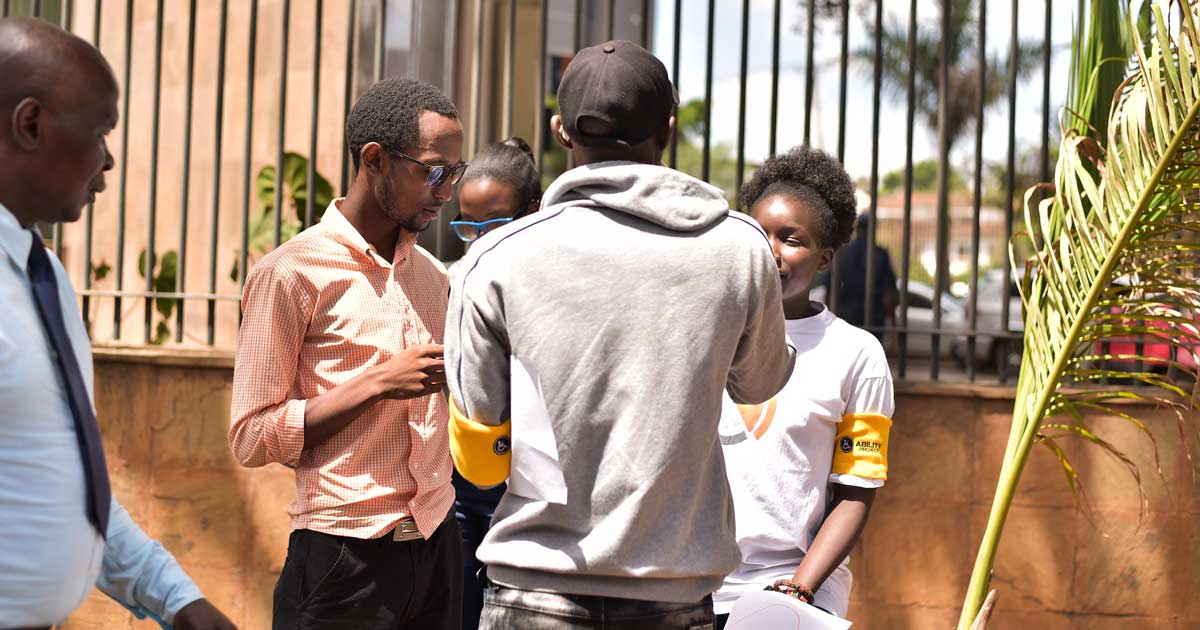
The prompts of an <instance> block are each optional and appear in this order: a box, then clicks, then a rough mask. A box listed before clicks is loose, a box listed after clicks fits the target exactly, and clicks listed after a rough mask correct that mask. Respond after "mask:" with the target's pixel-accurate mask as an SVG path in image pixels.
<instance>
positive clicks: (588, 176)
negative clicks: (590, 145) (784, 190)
mask: <svg viewBox="0 0 1200 630" xmlns="http://www.w3.org/2000/svg"><path fill="white" fill-rule="evenodd" d="M559 204H570V205H591V206H600V207H603V208H608V209H610V210H616V211H618V212H624V213H625V214H630V215H633V216H635V217H638V218H640V219H644V220H646V221H649V222H651V223H654V224H656V225H660V226H662V227H665V228H667V229H669V230H674V231H677V232H695V231H698V230H702V229H705V228H707V227H708V226H710V225H712V224H714V223H716V222H717V221H720V220H722V219H724V218H725V217H726V216H728V215H729V204H728V202H726V201H725V193H724V192H722V191H721V189H720V188H717V187H716V186H713V185H712V184H707V183H705V182H703V181H700V180H699V179H696V178H695V177H692V176H691V175H687V174H685V173H681V172H679V171H677V170H674V169H670V168H667V167H665V166H655V165H653V164H640V163H637V162H598V163H596V164H587V165H584V166H580V167H578V168H574V169H571V170H569V171H567V172H566V173H563V174H562V175H561V176H559V178H558V179H556V180H554V183H553V184H551V185H550V188H549V189H548V190H546V193H545V194H544V195H542V206H543V207H545V208H550V207H552V206H555V205H559Z"/></svg>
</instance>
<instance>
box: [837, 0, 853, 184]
mask: <svg viewBox="0 0 1200 630" xmlns="http://www.w3.org/2000/svg"><path fill="white" fill-rule="evenodd" d="M841 18H842V41H841V44H842V49H841V51H840V57H839V61H838V146H837V156H838V160H839V161H841V162H842V163H845V161H846V103H847V102H848V100H849V99H848V95H849V85H850V83H849V81H850V0H846V1H845V2H842V15H841Z"/></svg>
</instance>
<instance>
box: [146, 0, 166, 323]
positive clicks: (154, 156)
mask: <svg viewBox="0 0 1200 630" xmlns="http://www.w3.org/2000/svg"><path fill="white" fill-rule="evenodd" d="M163 9H164V6H163V0H158V9H157V11H156V12H155V14H154V109H153V114H152V115H151V123H150V130H151V136H150V137H151V140H150V205H149V219H148V220H147V222H146V224H147V225H146V256H145V258H144V260H145V269H144V271H145V272H146V292H147V293H153V292H154V267H155V266H156V265H157V264H158V256H157V255H156V253H155V251H154V232H155V229H156V228H157V218H158V144H159V143H158V141H159V137H158V136H159V130H158V123H159V117H160V114H161V113H162V112H161V110H162V45H163ZM153 323H154V298H152V297H147V298H146V310H145V329H144V333H145V335H144V336H145V339H144V341H145V342H146V343H150V339H151V337H150V330H151V328H152V326H151V324H153Z"/></svg>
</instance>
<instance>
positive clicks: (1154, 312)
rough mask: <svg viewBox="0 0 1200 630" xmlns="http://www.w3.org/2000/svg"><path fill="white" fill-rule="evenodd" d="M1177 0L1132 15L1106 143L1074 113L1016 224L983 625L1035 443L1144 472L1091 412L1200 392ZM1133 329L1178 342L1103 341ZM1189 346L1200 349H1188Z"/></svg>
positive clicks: (1194, 197) (984, 547)
mask: <svg viewBox="0 0 1200 630" xmlns="http://www.w3.org/2000/svg"><path fill="white" fill-rule="evenodd" d="M1180 5H1181V9H1182V10H1181V11H1180V16H1181V19H1180V23H1179V24H1177V25H1169V24H1168V22H1167V19H1166V17H1165V16H1164V14H1163V7H1162V6H1161V5H1158V4H1155V5H1152V7H1151V9H1150V11H1151V14H1152V20H1151V21H1150V23H1149V24H1148V25H1147V24H1145V23H1143V24H1141V25H1139V23H1138V18H1137V16H1136V15H1127V16H1126V20H1127V23H1128V25H1129V29H1130V31H1129V32H1130V33H1131V34H1132V38H1131V40H1130V41H1134V42H1141V41H1145V42H1146V44H1145V45H1144V46H1141V45H1138V46H1135V47H1134V52H1133V54H1132V55H1131V57H1132V58H1133V59H1134V60H1135V63H1134V64H1133V65H1132V72H1131V74H1130V75H1129V76H1128V77H1127V78H1126V79H1124V81H1123V82H1122V83H1121V84H1120V85H1119V86H1117V87H1116V88H1115V89H1114V93H1115V94H1116V98H1115V100H1114V101H1113V103H1114V104H1113V107H1112V111H1111V115H1110V116H1109V119H1108V127H1107V136H1106V138H1105V140H1106V142H1104V143H1102V144H1099V143H1098V142H1097V139H1096V138H1095V136H1094V135H1091V133H1092V132H1091V130H1090V128H1089V130H1088V132H1086V133H1085V132H1082V131H1081V130H1080V129H1078V128H1072V127H1068V128H1067V129H1066V130H1065V132H1064V137H1063V140H1062V142H1061V145H1060V148H1059V157H1058V161H1057V165H1056V169H1055V176H1054V183H1053V184H1054V189H1053V194H1052V195H1051V196H1049V197H1048V198H1046V199H1043V200H1041V201H1039V202H1037V203H1036V204H1035V203H1033V202H1032V200H1033V199H1034V198H1035V197H1034V195H1035V192H1036V189H1034V188H1031V189H1030V190H1029V192H1027V193H1026V195H1025V199H1026V203H1025V209H1024V223H1025V231H1024V232H1023V233H1022V234H1018V235H1016V236H1015V237H1014V238H1015V239H1018V240H1024V241H1026V242H1027V243H1028V246H1029V247H1030V250H1031V251H1033V252H1034V254H1033V255H1032V256H1031V257H1030V258H1029V259H1028V260H1026V261H1025V276H1024V279H1023V282H1022V284H1021V301H1022V303H1023V305H1024V310H1025V352H1024V357H1023V359H1022V363H1021V370H1020V376H1019V379H1018V382H1017V395H1016V402H1015V405H1014V409H1013V424H1012V430H1011V432H1010V435H1009V441H1008V446H1007V448H1006V450H1005V454H1004V458H1003V460H1002V464H1001V469H1000V478H999V481H998V483H997V488H996V495H995V498H994V500H993V503H992V510H991V513H990V515H989V517H988V523H987V527H986V529H985V531H984V535H983V540H982V541H981V543H980V548H979V554H978V557H977V559H976V562H975V567H974V570H973V571H972V574H971V581H970V585H969V587H968V590H967V594H966V598H965V600H964V603H963V609H962V614H961V617H960V618H959V622H958V628H959V630H967V629H968V628H971V627H980V624H979V623H978V622H979V621H980V619H977V617H979V616H980V611H981V608H982V607H983V602H984V598H985V594H986V593H987V590H988V586H989V582H990V579H991V572H992V566H993V564H994V561H995V555H996V550H997V546H998V544H999V540H1000V534H1001V532H1002V530H1003V528H1004V522H1005V519H1006V517H1007V516H1008V512H1009V508H1010V507H1011V505H1012V500H1013V494H1014V492H1015V491H1016V488H1017V484H1018V482H1019V481H1020V476H1021V472H1022V470H1023V468H1024V466H1025V462H1026V461H1027V459H1028V457H1029V453H1030V450H1031V449H1032V447H1033V445H1034V444H1043V445H1045V446H1047V447H1048V448H1049V449H1050V450H1051V452H1052V453H1053V454H1054V455H1055V456H1056V457H1057V458H1058V459H1059V461H1060V462H1061V463H1062V465H1063V470H1064V472H1065V474H1066V476H1067V480H1068V483H1070V484H1071V487H1072V489H1073V490H1075V489H1077V487H1078V486H1077V482H1078V473H1077V472H1076V470H1075V468H1074V467H1073V466H1072V465H1071V464H1070V462H1068V461H1067V459H1066V456H1065V455H1064V451H1063V449H1062V448H1060V447H1059V445H1058V443H1059V441H1060V440H1063V439H1069V438H1076V439H1082V440H1086V441H1087V442H1088V443H1090V444H1093V445H1096V446H1098V447H1100V448H1102V449H1104V450H1105V451H1106V452H1108V453H1109V454H1110V455H1113V456H1114V457H1117V458H1118V459H1120V460H1121V461H1123V462H1125V463H1126V465H1127V466H1129V467H1130V469H1131V471H1133V472H1134V474H1135V476H1136V466H1134V465H1133V463H1132V462H1131V461H1130V460H1129V459H1128V458H1127V457H1126V456H1125V455H1124V454H1122V453H1121V452H1120V451H1119V449H1118V448H1117V446H1116V445H1114V444H1112V443H1111V442H1108V441H1106V440H1105V439H1104V438H1103V436H1101V435H1098V434H1097V433H1095V432H1093V431H1092V430H1091V428H1090V427H1089V424H1088V422H1087V418H1086V414H1088V413H1093V412H1099V413H1104V414H1109V415H1112V416H1115V417H1117V418H1122V419H1124V420H1126V421H1128V422H1131V423H1132V424H1134V425H1135V426H1136V427H1138V428H1139V429H1140V430H1142V431H1143V432H1144V433H1145V434H1146V435H1148V436H1149V435H1150V431H1149V429H1148V428H1147V427H1146V425H1145V424H1144V423H1142V422H1141V421H1140V420H1138V419H1137V418H1136V417H1135V416H1133V415H1132V414H1131V412H1130V411H1129V410H1128V408H1126V409H1119V408H1117V407H1116V406H1115V404H1116V403H1119V402H1121V401H1130V400H1133V401H1148V402H1154V403H1157V404H1160V405H1165V406H1169V407H1171V408H1174V409H1176V410H1177V411H1178V412H1179V413H1178V416H1179V418H1180V422H1184V421H1185V418H1186V417H1187V414H1185V413H1184V412H1188V411H1192V410H1195V409H1196V408H1197V407H1198V406H1200V405H1198V399H1197V390H1196V383H1197V380H1196V369H1195V367H1194V366H1195V364H1196V361H1195V359H1197V358H1200V357H1198V356H1197V355H1200V352H1198V350H1200V330H1198V324H1197V319H1196V317H1197V316H1198V315H1200V279H1198V278H1197V271H1198V270H1200V262H1198V257H1197V253H1198V252H1200V240H1198V239H1197V235H1200V195H1198V194H1197V191H1198V186H1197V182H1200V137H1198V132H1200V124H1198V123H1197V117H1198V116H1197V115H1198V112H1200V73H1198V72H1197V67H1196V63H1197V56H1198V51H1200V32H1198V30H1197V20H1198V18H1200V15H1198V13H1197V9H1196V7H1193V6H1192V5H1191V3H1190V2H1189V1H1188V0H1181V2H1180ZM1147 26H1149V28H1151V29H1152V30H1150V31H1147V30H1144V29H1146V28H1147ZM1176 29H1177V30H1176ZM1172 32H1177V33H1178V34H1177V35H1172ZM1143 35H1148V36H1149V37H1146V38H1143ZM1084 75H1085V76H1087V77H1089V81H1092V80H1094V77H1095V76H1098V73H1095V72H1087V73H1083V74H1080V73H1077V76H1084ZM1089 89H1090V88H1089ZM1087 91H1088V89H1084V90H1081V91H1079V92H1077V93H1079V94H1086V93H1087ZM1096 93H1097V95H1098V91H1097V92H1096ZM1097 98H1098V96H1097ZM1014 263H1016V261H1014ZM1013 267H1014V269H1016V268H1017V265H1016V264H1014V265H1013ZM1131 337H1133V338H1142V339H1146V340H1149V341H1152V342H1153V344H1154V345H1159V346H1160V347H1161V345H1164V344H1165V345H1168V346H1169V347H1171V348H1173V351H1172V354H1171V355H1170V357H1167V358H1164V357H1161V356H1158V357H1156V356H1151V355H1149V354H1148V353H1146V352H1142V351H1140V350H1139V351H1138V352H1137V353H1135V354H1122V355H1114V354H1113V353H1112V352H1111V351H1110V350H1105V349H1104V348H1105V344H1103V343H1102V342H1103V341H1105V340H1108V339H1113V338H1131ZM1146 345H1150V343H1147V344H1146ZM1181 353H1186V354H1187V355H1190V359H1192V360H1190V361H1185V360H1181ZM1120 366H1129V367H1120ZM1156 367H1157V368H1164V367H1165V368H1169V371H1168V372H1167V374H1164V373H1163V371H1162V370H1161V369H1155V368H1156ZM1172 374H1173V375H1174V376H1172ZM1114 382H1117V383H1137V384H1140V385H1142V386H1144V387H1136V388H1134V387H1123V388H1122V387H1118V386H1113V385H1111V383H1114ZM1150 437H1151V438H1153V436H1150Z"/></svg>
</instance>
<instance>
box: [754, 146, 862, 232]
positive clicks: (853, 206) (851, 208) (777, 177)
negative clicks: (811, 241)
mask: <svg viewBox="0 0 1200 630" xmlns="http://www.w3.org/2000/svg"><path fill="white" fill-rule="evenodd" d="M780 194H782V195H790V196H794V197H796V198H797V199H800V200H801V201H803V202H805V203H807V204H808V205H809V206H810V207H812V209H813V210H815V211H817V216H816V217H815V220H816V222H817V225H818V227H819V229H820V232H821V234H820V235H818V237H819V238H820V239H821V244H822V245H824V246H825V247H832V248H834V249H837V248H839V247H841V246H842V245H845V244H846V243H847V242H849V241H850V237H851V235H853V233H854V218H855V216H856V215H857V214H858V203H857V201H856V199H855V197H854V182H852V181H850V175H848V174H847V173H846V169H845V168H844V167H842V163H841V162H839V161H838V160H837V158H834V157H833V156H831V155H829V154H828V153H825V152H824V151H821V150H819V149H813V148H811V147H808V146H799V147H796V148H794V149H792V150H791V151H788V152H787V153H783V154H781V155H776V156H773V157H770V158H767V161H765V162H763V165H762V166H760V167H759V168H758V170H757V171H755V172H754V177H752V178H751V179H750V181H749V182H746V184H745V185H744V186H742V190H741V191H740V192H738V209H739V210H741V211H742V212H745V213H749V212H750V209H751V208H753V207H754V204H755V203H757V202H758V200H759V199H763V198H766V197H770V196H773V195H780Z"/></svg>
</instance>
